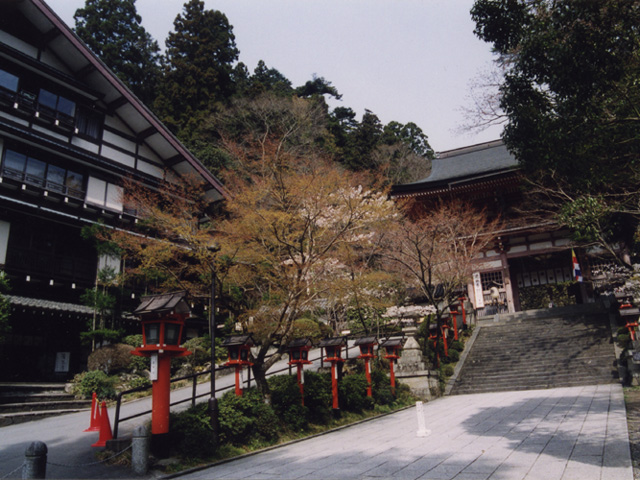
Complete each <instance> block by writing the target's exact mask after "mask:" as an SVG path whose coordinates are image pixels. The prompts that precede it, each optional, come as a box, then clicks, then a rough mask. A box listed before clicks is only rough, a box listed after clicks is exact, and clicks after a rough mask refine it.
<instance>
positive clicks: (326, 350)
mask: <svg viewBox="0 0 640 480" xmlns="http://www.w3.org/2000/svg"><path fill="white" fill-rule="evenodd" d="M346 345H347V340H346V338H345V337H333V338H325V339H323V340H320V343H319V344H318V346H319V347H320V348H322V349H323V356H324V357H325V360H327V361H328V362H331V393H332V395H333V412H334V415H339V412H340V404H339V402H338V376H337V375H338V370H337V368H336V366H337V364H338V363H340V362H344V360H343V359H342V357H341V356H340V355H341V353H342V347H344V346H346Z"/></svg>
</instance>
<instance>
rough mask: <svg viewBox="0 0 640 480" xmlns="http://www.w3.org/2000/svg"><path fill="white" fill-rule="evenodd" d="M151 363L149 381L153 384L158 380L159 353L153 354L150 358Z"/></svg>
mask: <svg viewBox="0 0 640 480" xmlns="http://www.w3.org/2000/svg"><path fill="white" fill-rule="evenodd" d="M149 360H150V361H151V362H150V365H151V366H150V367H149V380H151V381H152V382H155V381H156V380H158V354H157V353H153V354H151V357H149Z"/></svg>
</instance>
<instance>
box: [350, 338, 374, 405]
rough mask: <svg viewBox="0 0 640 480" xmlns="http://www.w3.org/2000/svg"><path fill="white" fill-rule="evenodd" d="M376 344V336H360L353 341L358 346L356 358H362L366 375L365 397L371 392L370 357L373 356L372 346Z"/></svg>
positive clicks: (369, 395) (370, 394)
mask: <svg viewBox="0 0 640 480" xmlns="http://www.w3.org/2000/svg"><path fill="white" fill-rule="evenodd" d="M377 344H378V340H377V339H376V337H362V338H358V339H357V340H356V341H355V345H356V346H358V347H360V355H358V358H361V359H363V360H364V372H365V375H366V376H367V397H371V396H372V392H371V359H372V358H374V357H375V353H374V352H373V349H374V347H375V346H376V345H377Z"/></svg>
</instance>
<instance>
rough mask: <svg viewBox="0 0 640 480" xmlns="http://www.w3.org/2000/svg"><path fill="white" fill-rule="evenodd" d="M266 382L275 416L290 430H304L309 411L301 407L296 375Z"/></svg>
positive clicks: (279, 377) (271, 378) (281, 376)
mask: <svg viewBox="0 0 640 480" xmlns="http://www.w3.org/2000/svg"><path fill="white" fill-rule="evenodd" d="M305 380H306V378H305ZM268 381H269V388H270V389H271V407H272V408H273V410H274V412H275V413H276V415H278V417H279V418H280V419H281V420H282V421H283V422H284V423H285V424H286V425H287V426H289V428H291V429H292V430H296V431H300V430H305V429H306V428H307V427H308V426H309V409H308V408H307V407H303V406H302V401H301V399H300V389H299V387H298V381H297V378H296V375H276V376H273V377H270V378H269V380H268Z"/></svg>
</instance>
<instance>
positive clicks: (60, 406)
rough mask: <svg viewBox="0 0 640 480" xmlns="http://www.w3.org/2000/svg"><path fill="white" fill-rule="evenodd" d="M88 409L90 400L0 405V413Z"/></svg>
mask: <svg viewBox="0 0 640 480" xmlns="http://www.w3.org/2000/svg"><path fill="white" fill-rule="evenodd" d="M90 407H91V400H55V401H49V402H20V403H3V404H1V405H0V413H15V412H34V411H45V410H82V409H86V408H90Z"/></svg>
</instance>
